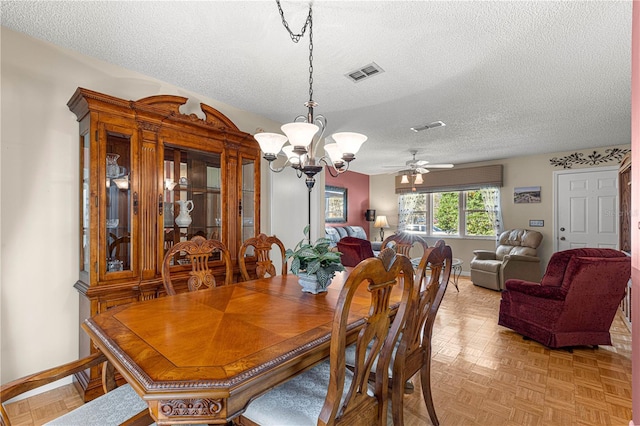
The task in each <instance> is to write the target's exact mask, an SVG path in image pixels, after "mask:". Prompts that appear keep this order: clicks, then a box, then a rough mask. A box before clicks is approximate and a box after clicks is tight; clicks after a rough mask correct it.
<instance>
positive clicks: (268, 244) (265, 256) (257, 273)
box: [238, 234, 287, 281]
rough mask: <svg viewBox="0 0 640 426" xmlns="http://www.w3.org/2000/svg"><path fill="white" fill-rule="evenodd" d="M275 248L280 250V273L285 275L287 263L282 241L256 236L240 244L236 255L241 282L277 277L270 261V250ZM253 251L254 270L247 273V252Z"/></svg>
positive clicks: (275, 238)
mask: <svg viewBox="0 0 640 426" xmlns="http://www.w3.org/2000/svg"><path fill="white" fill-rule="evenodd" d="M273 246H276V248H278V249H279V250H280V255H281V262H282V263H281V265H282V268H281V273H282V275H286V274H287V262H286V261H285V251H286V250H285V248H284V244H282V241H280V240H279V239H278V238H277V237H276V236H275V235H272V236H268V235H265V234H258V235H257V236H255V237H253V238H249V239H248V240H245V241H244V242H243V243H242V246H240V251H239V253H238V265H239V266H240V274H241V275H242V279H243V281H248V280H251V279H255V278H264V277H265V276H266V275H269V276H270V277H273V276H275V275H277V271H276V266H275V265H274V264H273V261H272V260H271V254H270V253H271V249H272V248H273ZM250 248H251V249H252V250H253V256H255V257H256V269H255V270H254V271H249V270H248V267H247V263H246V257H247V251H248V250H249V249H250Z"/></svg>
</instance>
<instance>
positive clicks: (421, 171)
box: [416, 167, 429, 174]
mask: <svg viewBox="0 0 640 426" xmlns="http://www.w3.org/2000/svg"><path fill="white" fill-rule="evenodd" d="M416 172H417V173H420V174H424V173H429V170H428V169H423V168H422V167H416Z"/></svg>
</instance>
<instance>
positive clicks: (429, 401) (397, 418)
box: [391, 240, 452, 426]
mask: <svg viewBox="0 0 640 426" xmlns="http://www.w3.org/2000/svg"><path fill="white" fill-rule="evenodd" d="M451 260H452V252H451V247H449V246H448V245H446V244H445V242H444V241H443V240H438V241H437V242H436V244H435V245H434V246H433V247H429V248H427V249H426V250H425V252H424V254H423V256H422V258H421V259H420V264H419V265H418V268H417V270H416V282H417V285H418V286H419V288H420V296H419V297H418V299H417V301H416V303H414V304H413V305H412V306H411V307H410V309H409V311H408V314H407V321H406V323H405V326H404V329H403V330H402V337H401V338H400V339H399V341H398V345H397V350H396V354H395V358H394V362H393V368H392V379H391V411H392V414H393V424H394V426H402V425H404V417H403V409H404V398H403V397H404V389H405V383H406V381H407V380H409V379H410V378H411V377H413V376H414V375H415V374H416V373H417V372H418V371H419V372H420V384H421V387H422V396H423V398H424V402H425V404H426V406H427V411H428V413H429V418H430V419H431V423H433V424H434V426H437V425H439V424H440V423H439V421H438V416H437V415H436V410H435V406H434V404H433V398H432V395H431V334H432V330H433V324H434V322H435V318H436V314H437V313H438V309H439V308H440V302H442V298H443V297H444V294H445V291H446V290H447V284H448V283H449V277H450V276H451Z"/></svg>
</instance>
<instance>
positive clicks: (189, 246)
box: [162, 235, 233, 296]
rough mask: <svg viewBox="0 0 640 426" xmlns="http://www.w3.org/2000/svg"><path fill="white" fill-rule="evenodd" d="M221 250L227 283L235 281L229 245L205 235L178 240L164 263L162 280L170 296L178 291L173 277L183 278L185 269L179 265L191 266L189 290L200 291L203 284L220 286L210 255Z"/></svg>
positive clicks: (188, 275) (187, 278)
mask: <svg viewBox="0 0 640 426" xmlns="http://www.w3.org/2000/svg"><path fill="white" fill-rule="evenodd" d="M216 252H219V253H220V260H222V262H223V263H224V264H225V277H224V284H223V285H229V284H231V283H232V282H233V270H232V267H231V256H230V255H229V250H227V247H226V246H225V245H224V244H223V243H222V242H221V241H218V240H207V239H206V238H204V237H202V236H199V235H198V236H195V237H193V238H192V239H190V240H187V241H181V242H179V243H175V244H174V245H173V246H171V248H170V249H169V251H168V252H167V254H166V255H165V256H164V261H163V262H162V282H163V283H164V288H165V291H166V292H167V294H168V295H169V296H173V295H175V294H176V291H175V288H174V286H173V279H172V276H174V277H175V276H176V275H177V276H179V277H184V276H185V274H184V268H179V267H178V265H180V264H184V265H191V270H190V271H189V272H188V274H187V277H186V280H187V287H188V290H189V291H196V290H199V289H200V288H201V287H206V288H213V287H217V286H218V281H216V278H215V276H214V273H213V270H212V269H210V268H209V261H210V260H211V256H212V255H213V254H214V253H216Z"/></svg>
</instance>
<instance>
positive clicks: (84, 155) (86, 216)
mask: <svg viewBox="0 0 640 426" xmlns="http://www.w3.org/2000/svg"><path fill="white" fill-rule="evenodd" d="M80 144H81V146H82V148H81V150H80V173H81V174H82V195H81V197H82V198H81V200H80V223H82V228H81V235H80V239H81V240H80V271H81V272H82V273H85V274H87V275H88V274H89V273H90V272H91V244H90V243H91V232H90V231H91V225H90V224H91V202H90V200H91V138H90V136H89V132H86V133H84V134H82V135H80Z"/></svg>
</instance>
